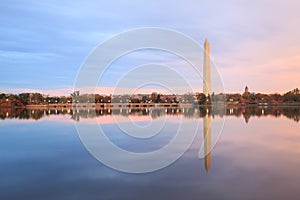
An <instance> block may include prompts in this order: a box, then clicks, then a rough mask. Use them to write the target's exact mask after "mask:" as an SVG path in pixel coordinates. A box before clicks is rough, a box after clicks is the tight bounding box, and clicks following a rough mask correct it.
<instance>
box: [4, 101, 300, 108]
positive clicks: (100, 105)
mask: <svg viewBox="0 0 300 200" xmlns="http://www.w3.org/2000/svg"><path fill="white" fill-rule="evenodd" d="M215 106H216V107H219V106H224V104H223V103H218V104H216V105H215ZM194 107H203V108H206V107H212V105H211V104H208V105H198V106H197V105H194V104H178V103H95V104H94V103H78V104H74V105H73V104H41V105H26V106H2V107H1V106H0V109H9V108H11V109H114V108H194ZM225 107H229V108H235V107H238V108H247V107H300V102H299V103H298V102H297V103H276V104H230V103H227V104H225Z"/></svg>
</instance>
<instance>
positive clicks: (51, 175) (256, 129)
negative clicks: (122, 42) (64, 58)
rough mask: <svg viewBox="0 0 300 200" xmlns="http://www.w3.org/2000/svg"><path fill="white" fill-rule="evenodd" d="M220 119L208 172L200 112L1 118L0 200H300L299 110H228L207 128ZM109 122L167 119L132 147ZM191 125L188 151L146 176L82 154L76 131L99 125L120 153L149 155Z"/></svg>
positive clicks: (13, 114)
mask: <svg viewBox="0 0 300 200" xmlns="http://www.w3.org/2000/svg"><path fill="white" fill-rule="evenodd" d="M225 115H226V118H225V125H224V128H223V131H222V134H221V137H220V139H219V141H218V143H217V145H216V146H215V147H214V148H213V150H212V152H211V154H210V158H209V161H210V166H209V169H207V166H206V163H205V159H199V157H198V155H199V149H200V146H201V144H202V142H203V141H204V140H203V131H202V128H203V117H204V116H205V111H202V110H200V112H196V113H195V111H194V110H193V109H188V110H187V109H186V110H185V111H183V110H182V109H156V110H150V111H149V110H130V111H129V110H128V109H123V110H102V111H97V112H96V113H90V111H87V110H85V111H78V112H77V111H72V110H63V111H62V110H50V111H48V110H47V111H43V110H34V111H33V110H21V111H11V110H5V111H2V113H1V115H0V117H1V118H2V120H1V121H0V158H1V159H0V177H1V179H0V199H5V200H6V199H30V200H34V199H46V200H47V199H64V200H65V199H66V200H67V199H72V200H73V199H89V200H93V199H251V200H252V199H299V195H300V190H299V185H300V132H299V130H300V123H299V117H300V112H299V108H249V109H248V108H247V109H245V108H231V109H227V111H226V112H224V113H217V114H216V115H214V116H213V117H212V121H213V123H214V122H221V121H223V119H224V116H225ZM115 119H117V120H121V121H122V123H125V124H126V123H131V122H134V123H135V124H136V125H138V126H141V127H143V126H144V127H146V126H147V125H149V123H150V122H151V120H152V123H154V124H155V123H157V124H159V123H161V122H162V121H164V120H166V127H165V128H164V130H163V131H162V132H161V135H156V136H154V137H153V138H151V140H141V141H138V140H137V139H136V138H132V137H130V136H129V135H126V134H123V133H122V132H120V129H118V128H117V126H116V124H115V123H114V120H115ZM181 120H182V122H181ZM194 121H199V122H200V128H199V130H198V133H197V136H196V138H195V140H194V142H193V144H192V146H191V147H190V148H189V149H188V151H186V152H185V154H184V155H183V156H182V157H181V158H180V159H178V160H177V161H176V162H175V163H173V164H172V165H170V166H168V167H166V168H164V169H161V170H158V171H155V172H152V173H146V174H128V173H124V172H119V171H116V170H113V169H111V168H109V167H107V166H105V165H103V164H101V163H100V162H99V161H97V160H96V159H95V158H94V157H93V156H92V155H91V154H90V153H89V152H88V151H87V150H86V149H85V147H84V145H83V144H82V143H81V140H80V138H79V136H78V134H77V132H76V128H75V125H74V123H80V124H86V125H88V124H93V123H95V122H97V124H98V125H99V124H101V126H102V127H103V129H104V130H105V131H106V133H107V137H108V138H110V139H111V140H112V141H113V142H114V143H115V144H116V145H118V146H120V147H121V148H123V149H126V150H128V151H135V152H148V151H154V150H157V149H160V148H161V147H163V146H164V145H166V144H168V143H169V142H170V141H171V140H172V138H173V137H174V132H176V129H178V125H179V123H191V122H194ZM212 125H214V124H212ZM212 128H214V127H212ZM107 153H108V154H109V152H107Z"/></svg>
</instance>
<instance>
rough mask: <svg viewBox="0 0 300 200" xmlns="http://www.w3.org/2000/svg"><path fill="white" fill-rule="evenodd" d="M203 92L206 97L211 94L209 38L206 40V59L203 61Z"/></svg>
mask: <svg viewBox="0 0 300 200" xmlns="http://www.w3.org/2000/svg"><path fill="white" fill-rule="evenodd" d="M203 93H204V94H205V96H206V97H208V96H209V95H210V94H211V80H210V48H209V42H208V39H206V40H205V42H204V61H203Z"/></svg>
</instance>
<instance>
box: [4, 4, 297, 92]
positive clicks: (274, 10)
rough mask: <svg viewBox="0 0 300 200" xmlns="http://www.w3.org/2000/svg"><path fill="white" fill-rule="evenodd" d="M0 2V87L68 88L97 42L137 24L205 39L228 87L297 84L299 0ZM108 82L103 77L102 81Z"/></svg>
mask: <svg viewBox="0 0 300 200" xmlns="http://www.w3.org/2000/svg"><path fill="white" fill-rule="evenodd" d="M0 4H1V6H0V69H1V78H0V91H10V89H12V88H15V89H16V88H31V89H38V90H54V89H58V88H70V87H72V85H73V83H74V79H75V77H76V73H77V70H78V69H79V67H80V65H81V64H82V62H83V61H84V59H85V58H86V56H87V55H88V54H89V52H90V51H91V50H92V49H93V48H94V47H95V46H96V45H98V44H99V43H101V42H103V41H104V40H106V39H109V38H110V37H111V36H113V35H115V34H118V33H120V32H122V31H127V30H130V29H134V28H140V27H162V28H169V29H174V30H176V31H180V32H182V33H184V34H186V35H188V36H189V37H191V38H193V39H194V40H196V41H199V44H203V42H204V40H205V38H206V37H207V38H209V40H210V43H211V51H212V52H211V54H212V59H213V60H214V62H215V63H216V65H217V67H218V70H219V72H220V73H221V74H222V77H223V81H224V87H225V89H226V90H227V91H228V92H232V91H236V92H241V91H242V90H243V88H244V86H245V85H246V84H247V85H249V87H250V90H253V91H257V92H259V91H263V92H272V91H279V92H283V91H286V90H290V89H293V88H295V87H299V86H300V81H299V78H298V77H300V70H299V69H300V68H299V67H300V66H299V65H300V56H299V55H300V48H299V47H300V28H299V22H300V21H299V19H300V14H299V12H298V10H299V9H300V2H299V1H297V0H288V1H279V0H277V1H271V0H267V1H266V0H261V1H259V0H253V1H246V0H230V1H221V0H219V1H218V0H211V1H201V0H200V1H188V0H186V1H171V0H167V1H138V0H132V1H112V0H110V1H33V0H24V1H21V0H19V1H16V0H2V1H1V3H0ZM125 60H126V59H125ZM124 65H125V64H124ZM115 72H118V70H117V69H116V71H115ZM115 72H114V73H115ZM120 73H121V71H120ZM111 80H113V78H112V79H111ZM279 80H281V83H279V82H278V81H279ZM112 83H113V81H112V82H110V81H109V79H108V80H106V81H105V82H104V83H103V84H104V86H108V87H109V86H112Z"/></svg>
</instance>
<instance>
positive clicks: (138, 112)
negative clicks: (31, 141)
mask: <svg viewBox="0 0 300 200" xmlns="http://www.w3.org/2000/svg"><path fill="white" fill-rule="evenodd" d="M206 114H208V115H209V116H212V117H213V118H214V117H223V116H235V117H243V118H244V119H245V122H246V123H248V122H249V121H250V119H251V118H252V117H259V118H260V117H265V116H273V117H281V116H284V117H287V118H288V119H291V120H293V121H295V122H299V121H300V108H299V107H292V106H290V107H267V106H266V107H264V106H262V107H259V106H253V107H227V109H226V110H224V109H219V110H218V108H217V107H216V108H214V112H213V113H211V108H209V107H197V108H118V109H100V110H93V109H92V110H90V109H74V110H73V109H66V108H62V109H49V110H43V109H31V110H29V109H12V108H0V119H2V120H4V119H7V118H15V119H34V120H39V119H41V118H43V117H46V116H50V115H68V116H70V118H71V119H73V120H75V121H79V120H80V119H81V118H85V119H88V118H95V117H98V116H104V115H121V116H124V117H126V116H151V118H153V119H156V118H160V117H163V116H183V117H185V118H204V116H206Z"/></svg>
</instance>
